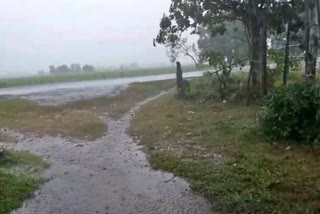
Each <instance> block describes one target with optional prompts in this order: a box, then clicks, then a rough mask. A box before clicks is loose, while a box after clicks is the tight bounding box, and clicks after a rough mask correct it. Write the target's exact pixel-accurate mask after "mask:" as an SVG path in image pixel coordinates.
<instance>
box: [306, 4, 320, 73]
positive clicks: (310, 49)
mask: <svg viewBox="0 0 320 214" xmlns="http://www.w3.org/2000/svg"><path fill="white" fill-rule="evenodd" d="M304 3H305V8H304V9H305V13H304V17H305V23H304V30H305V51H306V53H305V66H306V75H310V76H313V77H314V76H315V75H316V65H317V59H318V50H319V38H320V36H319V34H320V27H319V22H320V14H319V13H320V3H319V0H305V1H304Z"/></svg>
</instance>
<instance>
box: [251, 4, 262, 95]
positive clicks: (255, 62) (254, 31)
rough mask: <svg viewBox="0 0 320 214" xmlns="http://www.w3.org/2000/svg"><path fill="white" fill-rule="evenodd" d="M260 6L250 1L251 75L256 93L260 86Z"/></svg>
mask: <svg viewBox="0 0 320 214" xmlns="http://www.w3.org/2000/svg"><path fill="white" fill-rule="evenodd" d="M259 20H260V18H259V12H258V4H257V2H256V1H255V0H250V26H249V28H250V36H251V38H250V41H251V42H250V43H251V46H250V49H251V50H250V53H251V54H250V73H251V81H250V82H251V85H252V88H253V90H254V91H257V89H258V86H259V85H260V81H259V80H260V69H261V66H260V65H261V61H260V57H259V56H260V52H261V49H260V46H261V45H260V41H261V40H260V23H259Z"/></svg>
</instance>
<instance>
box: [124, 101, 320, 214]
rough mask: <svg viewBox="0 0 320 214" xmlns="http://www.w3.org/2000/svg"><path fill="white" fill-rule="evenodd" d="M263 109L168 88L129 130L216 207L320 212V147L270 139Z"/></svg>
mask: <svg viewBox="0 0 320 214" xmlns="http://www.w3.org/2000/svg"><path fill="white" fill-rule="evenodd" d="M154 112H157V114H154ZM256 113H257V107H255V106H251V107H246V106H242V105H240V104H231V103H225V104H224V103H217V102H207V103H203V104H199V102H198V101H193V100H188V101H186V100H177V99H175V98H174V96H173V95H167V96H164V97H162V98H160V99H159V100H156V101H153V102H152V103H150V104H147V105H146V106H144V107H143V108H142V110H141V111H140V112H139V113H138V114H137V117H136V118H135V119H134V121H133V124H132V126H131V128H130V133H131V134H132V135H135V136H138V137H139V138H140V140H141V143H142V144H143V145H145V148H146V149H147V151H148V153H149V154H150V162H151V165H152V166H153V167H154V168H156V169H161V170H165V171H170V172H172V173H174V174H176V175H178V176H182V177H185V178H188V179H189V180H190V182H191V185H192V188H193V189H195V190H197V191H199V192H201V193H203V194H204V195H205V196H206V197H207V198H208V199H209V200H210V201H211V202H212V203H213V208H214V210H215V211H222V212H224V213H317V212H319V209H320V207H319V204H320V158H319V155H320V148H319V147H309V146H302V145H295V144H292V143H291V144H289V143H288V142H281V143H280V142H267V141H265V140H264V138H263V137H262V136H261V133H260V132H259V129H258V127H257V120H256ZM289 145H290V146H289Z"/></svg>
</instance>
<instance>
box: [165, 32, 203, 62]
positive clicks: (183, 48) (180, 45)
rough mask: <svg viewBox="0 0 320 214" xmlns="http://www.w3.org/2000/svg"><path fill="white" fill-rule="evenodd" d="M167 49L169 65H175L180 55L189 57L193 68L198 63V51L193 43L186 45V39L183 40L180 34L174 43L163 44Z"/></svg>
mask: <svg viewBox="0 0 320 214" xmlns="http://www.w3.org/2000/svg"><path fill="white" fill-rule="evenodd" d="M165 47H166V48H167V56H168V57H169V59H170V62H171V63H175V62H176V61H177V59H178V58H179V57H180V55H183V56H187V57H189V58H190V59H191V60H192V61H193V63H194V64H195V66H198V65H199V63H200V51H199V49H198V47H197V45H196V44H195V43H193V44H192V45H189V44H188V38H186V37H185V38H183V37H182V36H181V34H180V35H179V36H178V38H177V39H176V40H174V41H171V42H168V43H166V44H165Z"/></svg>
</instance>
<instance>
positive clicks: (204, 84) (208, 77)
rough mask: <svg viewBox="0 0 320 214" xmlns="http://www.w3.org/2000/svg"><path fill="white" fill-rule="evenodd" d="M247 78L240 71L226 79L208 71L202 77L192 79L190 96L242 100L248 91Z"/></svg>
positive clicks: (203, 98)
mask: <svg viewBox="0 0 320 214" xmlns="http://www.w3.org/2000/svg"><path fill="white" fill-rule="evenodd" d="M246 78H247V77H246V76H245V75H244V74H242V73H240V72H239V73H237V74H231V75H230V76H229V77H227V78H225V79H222V78H221V77H220V78H218V77H217V75H215V74H214V73H210V72H207V73H205V75H204V76H203V77H202V78H199V79H195V80H192V81H191V92H190V93H189V97H191V98H199V99H201V100H204V101H207V100H217V101H223V100H227V101H237V100H242V99H243V98H244V97H245V93H246V90H245V89H246V87H245V86H246Z"/></svg>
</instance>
